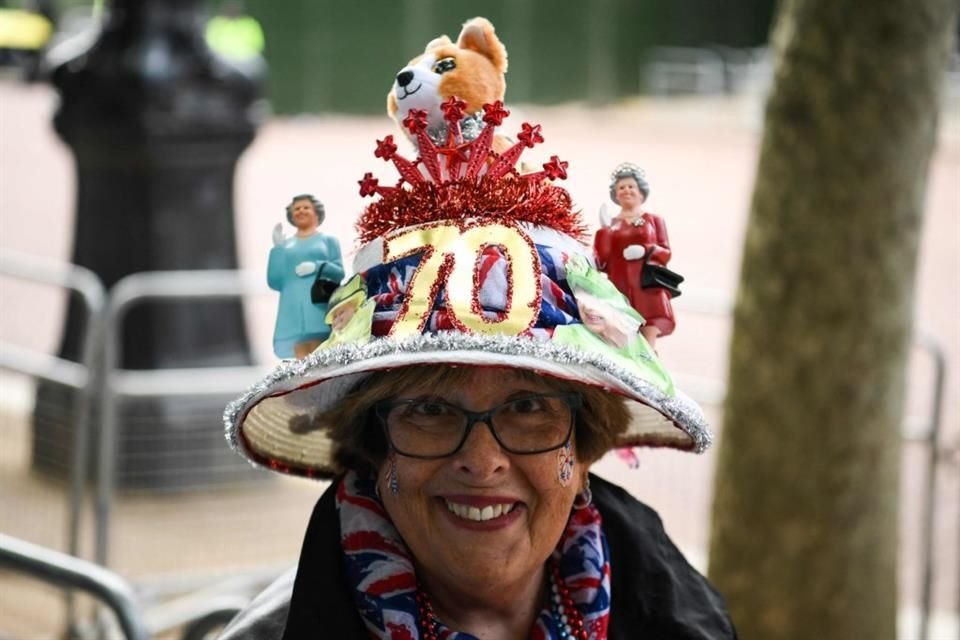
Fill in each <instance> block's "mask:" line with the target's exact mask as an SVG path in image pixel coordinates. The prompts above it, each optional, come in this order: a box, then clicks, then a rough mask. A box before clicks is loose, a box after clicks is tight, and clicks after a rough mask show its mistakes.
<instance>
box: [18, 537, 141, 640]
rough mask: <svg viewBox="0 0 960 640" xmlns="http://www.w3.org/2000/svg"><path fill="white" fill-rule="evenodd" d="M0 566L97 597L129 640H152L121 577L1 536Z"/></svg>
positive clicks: (131, 590)
mask: <svg viewBox="0 0 960 640" xmlns="http://www.w3.org/2000/svg"><path fill="white" fill-rule="evenodd" d="M0 566H6V567H11V568H12V569H14V570H15V571H22V572H24V573H29V574H31V575H33V576H36V577H39V578H41V579H43V580H45V581H47V582H50V583H52V584H55V585H58V586H61V587H65V588H67V589H71V590H72V589H81V590H83V591H87V592H89V593H92V594H93V595H95V596H97V597H98V598H99V599H100V600H102V601H103V602H104V603H106V604H107V606H108V607H110V609H111V610H113V612H114V614H115V615H116V616H117V622H118V623H119V625H120V629H121V630H122V631H123V634H124V636H125V637H126V638H127V640H149V638H150V634H149V632H148V631H147V627H146V625H145V624H144V622H143V619H142V616H141V615H140V610H139V608H138V606H137V600H136V597H135V596H134V593H133V589H131V588H130V585H129V584H128V583H127V582H126V581H125V580H124V579H123V578H121V577H120V576H118V575H116V574H114V573H112V572H110V571H107V570H106V569H104V568H103V567H100V566H97V565H95V564H92V563H90V562H86V561H84V560H81V559H80V558H77V557H75V556H72V555H67V554H65V553H60V552H58V551H53V550H52V549H47V548H45V547H41V546H38V545H35V544H32V543H30V542H27V541H25V540H19V539H17V538H12V537H10V536H6V535H3V534H2V533H0Z"/></svg>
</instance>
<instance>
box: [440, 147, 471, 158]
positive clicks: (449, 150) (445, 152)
mask: <svg viewBox="0 0 960 640" xmlns="http://www.w3.org/2000/svg"><path fill="white" fill-rule="evenodd" d="M469 148H470V143H467V144H461V145H460V146H458V147H438V148H437V153H439V154H440V155H442V156H447V157H448V158H451V159H456V160H459V161H460V162H466V161H467V149H469Z"/></svg>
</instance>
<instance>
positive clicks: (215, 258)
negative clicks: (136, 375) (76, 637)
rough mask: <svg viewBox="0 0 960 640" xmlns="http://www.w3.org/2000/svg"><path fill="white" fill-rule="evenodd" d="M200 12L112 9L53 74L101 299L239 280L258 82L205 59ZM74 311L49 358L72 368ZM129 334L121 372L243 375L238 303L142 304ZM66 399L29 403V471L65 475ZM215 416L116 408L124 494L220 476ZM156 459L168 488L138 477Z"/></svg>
mask: <svg viewBox="0 0 960 640" xmlns="http://www.w3.org/2000/svg"><path fill="white" fill-rule="evenodd" d="M205 4H206V3H205V2H204V1H203V0H114V2H112V3H111V4H110V6H109V10H108V14H109V15H108V17H107V18H106V20H105V23H104V26H103V29H102V31H101V33H100V35H99V37H98V38H97V39H96V41H95V42H94V43H93V45H92V46H91V47H89V48H88V49H87V50H86V51H84V52H83V53H81V54H79V55H78V56H76V57H74V58H72V59H70V60H68V61H67V62H65V63H62V64H60V65H59V66H58V67H57V68H55V69H54V70H53V74H52V82H53V84H54V86H55V87H56V89H57V90H58V91H59V93H60V97H61V102H60V106H59V109H58V111H57V113H56V115H55V116H54V126H55V128H56V131H57V133H58V134H59V135H60V137H61V138H62V139H63V140H64V142H66V143H67V145H69V147H70V148H71V150H72V151H73V154H74V158H75V162H76V171H77V208H76V224H75V238H74V245H73V262H75V263H76V264H79V265H82V266H84V267H87V268H89V269H91V270H92V271H94V272H95V273H96V274H97V275H98V276H99V277H100V278H101V279H102V281H103V283H104V285H105V286H106V287H107V288H108V289H109V288H110V287H111V286H112V285H113V284H114V283H116V282H117V281H118V280H120V279H121V278H123V277H124V276H126V275H129V274H131V273H136V272H139V271H156V270H173V269H229V268H235V267H236V266H237V256H236V245H235V238H234V222H233V221H234V211H233V176H234V170H235V167H236V163H237V160H238V158H239V156H240V154H241V152H242V151H243V150H244V149H245V148H246V147H247V145H249V144H250V142H251V141H252V140H253V137H254V133H255V130H256V126H257V120H258V113H259V112H260V110H259V105H260V102H259V96H260V86H261V81H262V78H261V77H257V74H255V73H251V72H250V71H240V70H239V69H238V68H236V67H234V66H232V65H230V64H229V63H227V62H225V61H224V60H222V59H220V58H218V57H217V56H216V55H214V54H213V53H212V52H211V51H210V50H209V49H208V47H207V45H206V43H205V41H204V19H205V17H206V11H205ZM75 302H76V301H71V304H70V306H69V308H68V313H67V318H66V326H65V331H64V335H63V339H62V342H61V346H60V355H61V356H62V357H65V358H68V359H72V360H77V359H78V358H79V355H80V353H79V352H80V342H81V340H80V336H81V331H82V322H83V319H82V317H81V315H80V313H79V311H80V307H79V305H78V304H76V303H75ZM125 327H126V330H125V332H124V335H123V338H122V340H123V342H122V344H123V354H124V357H123V362H122V366H123V368H126V369H155V368H169V367H200V366H234V365H243V364H249V363H250V362H251V356H250V352H249V347H248V343H247V337H246V329H245V325H244V320H243V314H242V309H241V304H240V302H239V301H229V302H225V301H220V302H205V303H202V304H197V303H189V304H188V303H171V304H166V303H165V304H159V303H150V304H145V305H142V306H138V307H137V308H136V309H134V310H132V311H131V312H130V314H129V315H128V316H127V320H126V322H125ZM70 397H71V394H70V392H69V390H67V389H65V388H63V387H60V386H57V385H52V384H45V385H42V386H41V387H40V388H39V389H38V392H37V408H36V410H35V414H34V427H35V436H36V437H35V438H34V458H33V459H34V465H35V467H37V468H39V469H44V470H47V471H52V472H55V473H62V469H63V468H64V467H65V465H66V462H65V461H66V460H67V459H69V454H68V452H67V451H65V449H66V447H64V445H63V443H69V442H70V438H69V437H68V436H69V432H68V431H65V430H66V429H69V427H68V425H66V424H65V421H64V419H63V407H64V406H69V404H66V405H65V404H64V403H69V402H70ZM222 405H223V403H222V401H221V400H220V399H212V400H211V401H208V402H199V401H194V402H193V403H192V404H191V405H189V406H188V405H185V404H184V403H182V402H170V401H164V400H162V399H161V400H143V401H138V402H135V403H126V404H124V405H123V406H122V407H121V411H120V420H121V423H120V430H121V433H122V434H123V437H122V438H121V440H120V449H119V457H118V476H117V477H118V482H119V484H120V485H121V486H123V485H127V486H161V487H163V486H170V485H174V486H176V485H179V484H181V483H185V484H190V483H191V482H203V481H205V480H209V478H203V477H201V476H202V468H203V467H205V466H209V464H210V462H211V460H210V456H213V457H217V456H220V455H223V456H225V457H224V459H223V461H221V462H220V463H219V466H221V467H222V465H223V464H226V465H227V466H229V465H230V462H232V460H230V459H229V457H228V456H230V452H228V451H226V450H225V448H224V447H222V446H221V443H222V438H221V436H220V424H219V414H220V411H221V410H222ZM94 424H95V423H94ZM138 434H142V435H143V438H139V437H138ZM164 434H169V438H166V439H165V438H164ZM207 443H209V445H210V446H209V447H208V446H206V445H207ZM204 449H209V452H208V453H206V454H199V453H198V452H200V451H201V450H204ZM147 454H149V455H147ZM164 454H167V455H166V456H165V455H164ZM185 455H186V456H187V457H190V456H192V459H193V460H194V463H192V464H190V465H189V467H190V469H191V470H192V471H190V470H187V469H184V470H177V469H176V468H175V467H176V465H177V464H180V463H179V462H178V461H177V460H178V458H179V459H181V460H182V459H184V456H185ZM165 459H166V460H167V461H168V462H169V463H170V464H172V465H173V468H172V472H171V473H167V472H165V470H164V469H163V468H160V467H159V466H158V467H157V468H152V467H151V468H145V466H144V465H145V464H146V465H150V464H156V465H162V464H164V463H163V460H165ZM151 460H154V461H155V462H153V463H151V462H150V461H151ZM242 469H243V467H242V465H239V466H238V473H243V470H242ZM191 473H192V474H193V475H191ZM197 474H200V475H197Z"/></svg>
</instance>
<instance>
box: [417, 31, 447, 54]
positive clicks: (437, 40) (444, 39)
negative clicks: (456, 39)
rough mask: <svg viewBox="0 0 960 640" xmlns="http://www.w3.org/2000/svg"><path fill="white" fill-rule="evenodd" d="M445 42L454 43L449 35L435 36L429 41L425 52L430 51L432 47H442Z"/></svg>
mask: <svg viewBox="0 0 960 640" xmlns="http://www.w3.org/2000/svg"><path fill="white" fill-rule="evenodd" d="M445 44H453V42H452V41H451V40H450V38H448V37H447V36H445V35H444V36H440V37H439V38H434V39H433V40H431V41H430V42H428V43H427V48H426V49H424V50H423V52H424V53H426V52H428V51H430V50H431V49H436V48H437V47H442V46H443V45H445Z"/></svg>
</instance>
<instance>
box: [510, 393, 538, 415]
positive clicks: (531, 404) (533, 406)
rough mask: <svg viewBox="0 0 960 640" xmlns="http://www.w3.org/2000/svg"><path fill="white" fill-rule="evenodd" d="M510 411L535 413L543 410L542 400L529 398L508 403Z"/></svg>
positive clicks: (534, 397) (533, 397)
mask: <svg viewBox="0 0 960 640" xmlns="http://www.w3.org/2000/svg"><path fill="white" fill-rule="evenodd" d="M510 410H511V411H513V412H515V413H536V412H537V411H542V410H543V398H538V397H536V396H531V397H528V398H519V399H517V400H514V401H513V402H511V403H510Z"/></svg>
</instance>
